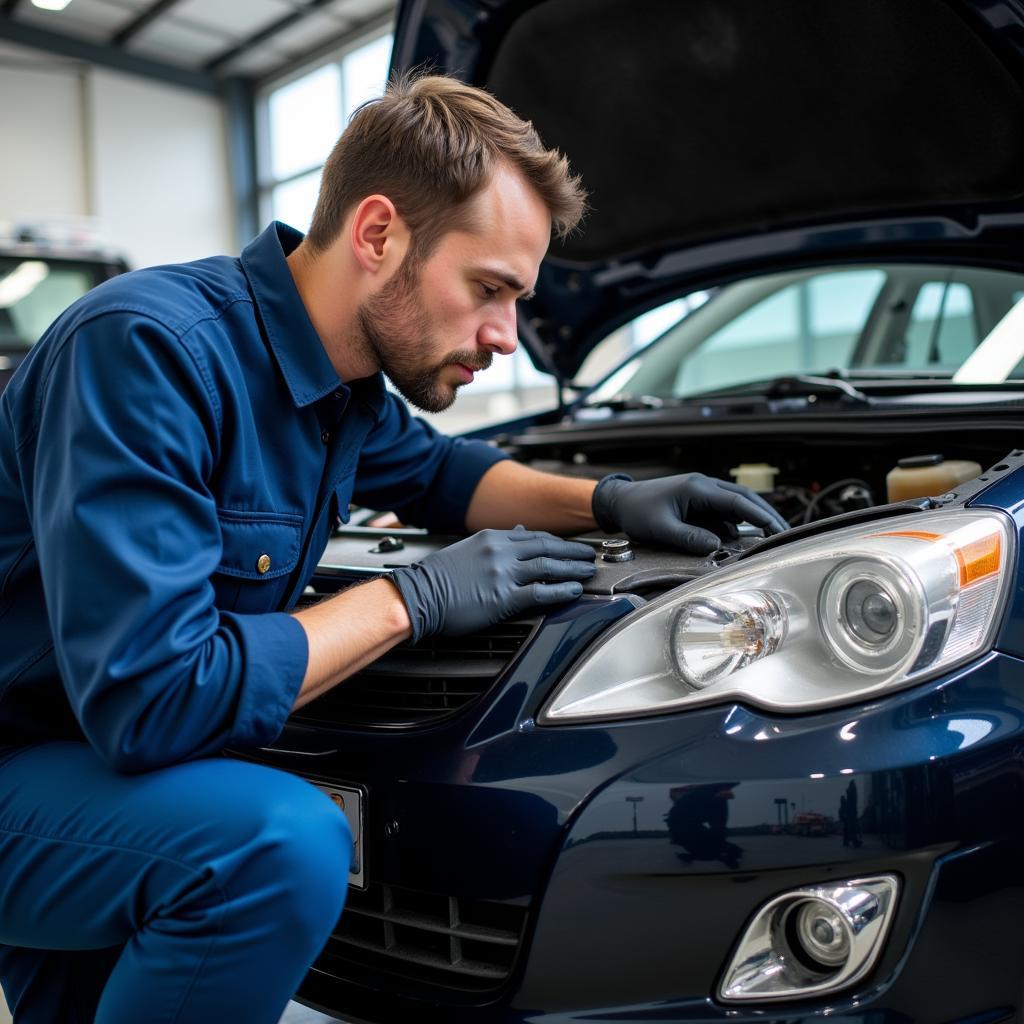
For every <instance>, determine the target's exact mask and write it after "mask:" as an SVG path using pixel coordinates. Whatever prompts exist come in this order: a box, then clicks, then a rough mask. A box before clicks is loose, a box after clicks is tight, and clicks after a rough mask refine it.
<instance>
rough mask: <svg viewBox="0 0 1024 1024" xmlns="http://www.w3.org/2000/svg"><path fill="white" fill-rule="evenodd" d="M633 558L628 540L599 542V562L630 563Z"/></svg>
mask: <svg viewBox="0 0 1024 1024" xmlns="http://www.w3.org/2000/svg"><path fill="white" fill-rule="evenodd" d="M635 557H636V555H635V554H634V553H633V547H632V545H631V544H630V542H629V541H628V540H603V541H601V560H602V561H604V562H631V561H632V560H633V559H634V558H635Z"/></svg>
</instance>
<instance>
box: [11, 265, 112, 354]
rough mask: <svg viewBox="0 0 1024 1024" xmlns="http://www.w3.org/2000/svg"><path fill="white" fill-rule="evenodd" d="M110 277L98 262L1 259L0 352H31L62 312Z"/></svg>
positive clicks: (106, 269)
mask: <svg viewBox="0 0 1024 1024" xmlns="http://www.w3.org/2000/svg"><path fill="white" fill-rule="evenodd" d="M109 276H110V271H109V270H108V268H107V266H106V265H105V264H102V263H98V262H97V263H93V262H89V261H87V260H57V259H36V258H31V259H30V258H23V257H14V256H0V350H3V351H7V352H18V351H22V350H24V349H27V348H30V347H31V346H32V345H34V344H35V343H36V342H37V341H38V340H39V336H40V335H41V334H42V333H43V331H45V330H46V328H47V327H49V326H50V324H51V323H52V322H53V321H54V320H55V319H56V318H57V317H58V316H59V315H60V313H61V312H63V310H64V309H65V308H67V307H68V306H69V305H70V304H71V303H72V302H74V301H75V299H77V298H79V297H80V296H82V295H84V294H85V293H86V292H87V291H88V290H89V289H90V288H92V287H94V286H95V285H97V284H99V283H100V282H101V281H103V280H106V278H107V277H109Z"/></svg>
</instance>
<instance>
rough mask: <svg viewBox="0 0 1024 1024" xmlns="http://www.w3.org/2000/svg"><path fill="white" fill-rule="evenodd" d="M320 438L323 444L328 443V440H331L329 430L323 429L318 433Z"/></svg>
mask: <svg viewBox="0 0 1024 1024" xmlns="http://www.w3.org/2000/svg"><path fill="white" fill-rule="evenodd" d="M320 440H321V441H323V443H324V444H330V441H331V432H330V431H329V430H325V431H323V432H322V433H321V434H320Z"/></svg>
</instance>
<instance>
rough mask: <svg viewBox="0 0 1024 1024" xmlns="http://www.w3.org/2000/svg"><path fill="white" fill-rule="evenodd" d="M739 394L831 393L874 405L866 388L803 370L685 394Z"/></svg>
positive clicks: (795, 395) (696, 398)
mask: <svg viewBox="0 0 1024 1024" xmlns="http://www.w3.org/2000/svg"><path fill="white" fill-rule="evenodd" d="M740 395H758V396H764V397H765V398H806V399H816V398H817V397H818V396H819V395H828V396H829V397H832V398H837V397H838V398H839V399H840V401H846V402H856V403H857V404H858V405H870V404H871V399H870V398H869V397H868V396H867V395H866V394H864V392H863V391H860V390H859V389H858V388H855V387H854V386H853V385H852V384H850V383H848V382H847V381H845V380H836V379H835V378H833V377H815V376H813V375H811V374H803V373H798V374H791V375H786V376H782V377H772V378H769V379H768V380H754V381H747V382H746V383H745V384H734V385H732V386H731V387H726V388H715V389H714V390H713V391H701V392H700V393H699V394H696V395H687V396H686V397H687V399H688V400H689V401H691V402H693V401H701V400H703V399H705V398H731V397H733V396H740Z"/></svg>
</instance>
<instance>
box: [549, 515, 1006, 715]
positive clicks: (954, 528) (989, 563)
mask: <svg viewBox="0 0 1024 1024" xmlns="http://www.w3.org/2000/svg"><path fill="white" fill-rule="evenodd" d="M906 523H907V520H906V519H900V520H898V521H897V523H896V524H894V523H893V521H892V520H888V521H884V522H882V523H878V522H875V523H869V524H866V525H861V526H853V527H847V528H846V529H841V530H835V531H833V532H831V533H829V534H826V535H823V536H821V537H814V538H810V539H808V540H803V541H794V542H793V543H792V544H790V545H787V546H785V547H783V548H780V549H778V550H776V551H770V552H765V553H764V554H763V555H756V556H754V557H752V558H750V559H748V560H746V561H744V562H741V563H740V564H739V565H737V566H736V567H735V568H733V569H726V570H723V571H721V572H717V573H713V574H711V575H710V576H708V577H704V578H702V579H700V580H696V581H694V582H692V583H688V584H686V585H684V586H682V587H680V588H678V589H677V590H674V591H672V592H671V593H669V594H666V595H665V596H664V597H661V598H659V599H658V600H657V601H653V602H651V603H650V604H648V605H645V606H644V607H643V608H641V609H640V610H638V611H637V612H635V613H633V614H631V615H629V616H627V617H626V618H625V619H623V620H622V621H621V622H620V623H618V624H617V625H616V626H614V627H613V628H612V629H611V630H609V632H608V633H607V634H606V635H605V636H604V637H602V639H601V640H600V641H599V643H598V644H597V646H595V648H594V649H593V650H592V651H591V652H590V653H589V654H587V655H586V656H585V657H584V659H583V660H582V661H581V662H580V663H579V664H578V665H577V666H576V667H575V668H574V669H573V671H572V673H571V674H570V676H569V677H568V678H567V679H566V680H565V682H564V683H563V684H562V685H561V686H560V687H559V688H558V690H557V691H556V692H555V694H554V696H553V698H552V699H551V700H550V702H549V703H548V704H547V706H546V707H545V708H544V709H543V711H542V712H541V714H540V716H539V721H540V722H541V723H542V724H543V723H547V724H554V723H558V722H570V721H576V720H587V719H595V718H626V717H633V716H639V715H650V714H658V713H662V712H666V711H674V710H676V709H678V708H681V707H688V706H691V705H697V704H710V703H715V702H722V701H727V700H738V701H746V702H749V703H752V704H756V705H760V706H762V707H765V708H768V709H772V710H777V711H803V710H810V709H814V708H821V707H828V706H831V705H835V704H842V703H846V702H850V701H855V700H861V699H863V698H865V697H870V696H873V695H875V694H878V693H880V692H884V691H888V690H892V689H896V688H898V687H902V686H907V685H910V684H911V683H914V682H917V681H919V680H921V679H923V678H924V677H925V676H927V675H934V674H935V673H938V672H940V671H944V670H947V669H949V668H951V667H953V666H954V665H957V664H960V663H962V662H964V661H966V660H968V659H970V658H972V657H975V656H976V655H978V654H979V653H981V652H982V651H984V650H985V649H986V648H987V647H988V646H989V645H990V644H991V642H992V636H993V633H994V631H995V628H996V625H997V620H998V617H999V611H1000V609H1001V608H1002V606H1003V602H1002V597H1003V594H1004V591H1005V589H1006V586H1007V583H1008V576H1009V573H1008V571H1007V565H1008V564H1011V563H1010V562H1009V558H1010V555H1011V553H1012V549H1013V536H1014V535H1013V532H1012V530H1011V527H1010V524H1009V521H1008V520H1007V519H1006V518H1005V517H1004V516H1002V515H1001V514H999V513H996V512H991V511H984V512H982V511H970V510H963V509H957V510H951V511H939V512H922V513H921V514H920V515H915V516H914V517H913V529H910V528H907V527H906V525H905V524H906Z"/></svg>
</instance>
